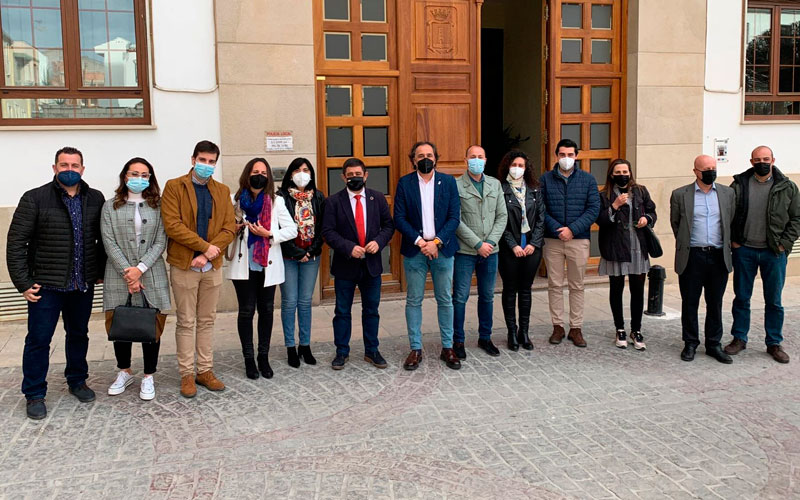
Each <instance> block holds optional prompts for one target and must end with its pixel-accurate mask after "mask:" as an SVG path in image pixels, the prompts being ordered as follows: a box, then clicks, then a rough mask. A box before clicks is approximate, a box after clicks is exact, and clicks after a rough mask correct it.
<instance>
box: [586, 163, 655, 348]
mask: <svg viewBox="0 0 800 500" xmlns="http://www.w3.org/2000/svg"><path fill="white" fill-rule="evenodd" d="M600 201H601V202H602V208H601V209H600V216H599V217H598V218H597V224H598V225H599V226H600V235H599V236H600V241H599V243H600V256H601V259H600V267H599V269H598V273H599V274H600V275H602V276H608V279H609V281H610V287H609V302H610V303H611V312H612V314H613V315H614V325H615V327H616V329H617V333H616V335H615V339H614V343H615V344H616V346H617V347H619V348H620V349H625V348H626V347H627V346H628V342H627V339H626V333H625V317H624V315H623V314H622V292H623V290H624V289H625V276H626V275H627V276H628V282H629V284H630V293H631V341H632V342H633V347H634V348H636V349H638V350H643V349H645V348H646V346H645V343H644V337H642V331H641V330H642V310H643V309H644V282H645V278H646V276H647V271H648V270H649V269H650V259H649V258H648V256H647V244H646V242H645V234H644V232H643V229H642V228H644V227H645V226H646V225H648V224H649V225H650V226H652V225H654V224H655V223H656V204H655V203H653V200H652V199H650V193H649V192H648V191H647V188H645V187H644V186H641V185H639V184H636V180H635V178H634V176H633V169H632V168H631V164H630V162H628V161H627V160H623V159H616V160H614V161H612V162H611V164H610V165H609V166H608V173H607V174H606V187H605V192H604V193H603V194H602V195H601V196H600Z"/></svg>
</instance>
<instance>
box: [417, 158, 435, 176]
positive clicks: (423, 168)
mask: <svg viewBox="0 0 800 500" xmlns="http://www.w3.org/2000/svg"><path fill="white" fill-rule="evenodd" d="M435 166H436V164H435V163H434V162H433V160H431V159H430V158H423V159H421V160H420V161H418V162H417V165H416V167H417V172H419V173H421V174H427V173H430V172H433V167H435Z"/></svg>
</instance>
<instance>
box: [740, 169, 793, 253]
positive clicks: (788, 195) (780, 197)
mask: <svg viewBox="0 0 800 500" xmlns="http://www.w3.org/2000/svg"><path fill="white" fill-rule="evenodd" d="M753 174H754V172H753V169H752V168H750V169H748V170H745V171H744V172H742V173H741V174H738V175H734V176H733V183H732V184H731V187H732V188H733V191H734V192H735V193H736V215H735V216H734V218H733V224H731V241H733V242H734V243H739V244H740V245H741V244H743V243H744V224H745V222H746V221H747V202H748V193H747V191H748V186H749V183H750V178H751V177H752V176H753ZM772 176H773V178H774V183H773V185H772V189H770V191H769V200H768V201H767V245H768V246H769V248H770V250H772V251H773V252H775V253H776V254H777V253H780V250H779V249H778V246H779V245H783V248H785V249H786V254H787V255H788V254H790V253H791V252H792V246H794V242H795V240H797V237H798V236H800V193H798V189H797V185H796V184H795V183H794V182H792V180H791V179H789V178H788V177H786V176H785V175H784V174H783V173H782V172H781V171H780V170H778V168H777V167H775V166H773V167H772Z"/></svg>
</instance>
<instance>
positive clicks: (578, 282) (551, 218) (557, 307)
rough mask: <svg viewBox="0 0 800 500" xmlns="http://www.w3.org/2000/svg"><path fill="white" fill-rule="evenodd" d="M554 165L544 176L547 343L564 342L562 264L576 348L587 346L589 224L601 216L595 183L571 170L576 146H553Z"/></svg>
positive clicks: (570, 143)
mask: <svg viewBox="0 0 800 500" xmlns="http://www.w3.org/2000/svg"><path fill="white" fill-rule="evenodd" d="M556 156H557V157H558V163H557V164H556V165H554V166H553V169H552V170H550V171H549V172H545V174H544V175H542V177H541V179H540V180H539V182H540V183H541V185H542V195H543V196H544V202H545V206H546V207H547V213H546V214H545V220H544V227H545V232H544V248H543V254H544V261H545V264H546V265H547V284H548V286H547V298H548V301H549V302H550V318H551V320H552V322H553V334H552V335H550V343H551V344H560V343H561V341H562V340H563V339H564V336H565V332H564V326H563V325H564V278H565V276H564V274H565V273H564V264H565V263H566V267H567V272H566V279H567V284H568V286H569V334H567V335H566V336H567V338H568V339H569V340H571V341H572V343H573V344H575V345H576V346H578V347H586V341H585V340H584V338H583V331H582V328H583V291H584V275H585V273H586V262H587V261H588V259H589V241H590V240H589V238H590V236H591V229H592V224H594V222H595V220H596V219H597V216H598V214H599V213H600V195H599V194H598V191H597V181H596V180H595V178H594V176H593V175H592V174H590V173H588V172H584V171H583V170H580V169H576V168H575V161H576V159H577V158H578V145H577V144H576V143H575V142H574V141H572V140H570V139H562V140H561V141H559V142H558V144H557V145H556Z"/></svg>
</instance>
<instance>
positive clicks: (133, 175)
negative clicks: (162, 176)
mask: <svg viewBox="0 0 800 500" xmlns="http://www.w3.org/2000/svg"><path fill="white" fill-rule="evenodd" d="M128 177H132V178H134V179H138V178H140V177H141V178H142V179H149V178H150V174H147V173H144V174H140V173H139V172H128Z"/></svg>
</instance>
